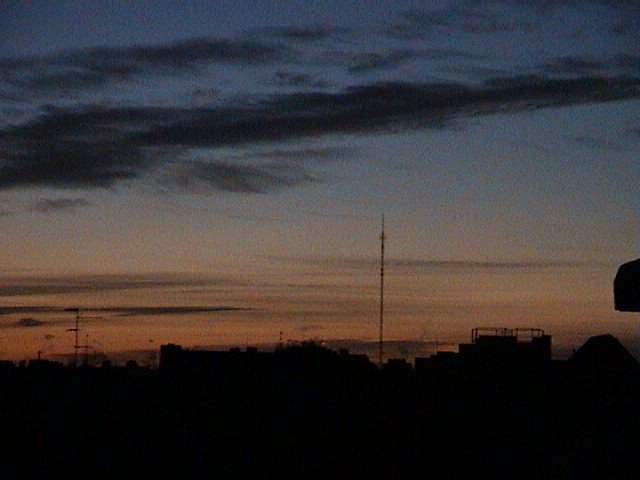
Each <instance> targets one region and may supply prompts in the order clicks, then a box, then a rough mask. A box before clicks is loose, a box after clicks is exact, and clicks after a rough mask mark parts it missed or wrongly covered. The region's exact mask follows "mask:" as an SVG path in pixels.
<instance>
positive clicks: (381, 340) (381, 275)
mask: <svg viewBox="0 0 640 480" xmlns="http://www.w3.org/2000/svg"><path fill="white" fill-rule="evenodd" d="M384 239H385V236H384V215H382V232H381V233H380V336H379V343H378V366H379V367H380V368H382V354H383V351H382V344H383V332H384Z"/></svg>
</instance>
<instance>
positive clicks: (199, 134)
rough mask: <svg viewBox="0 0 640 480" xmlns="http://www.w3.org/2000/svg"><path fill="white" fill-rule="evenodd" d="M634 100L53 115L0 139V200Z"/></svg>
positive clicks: (234, 176)
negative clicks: (234, 151) (226, 153)
mask: <svg viewBox="0 0 640 480" xmlns="http://www.w3.org/2000/svg"><path fill="white" fill-rule="evenodd" d="M638 96H640V78H638V77H629V76H622V77H609V78H607V77H599V76H587V77H580V78H573V79H546V78H542V77H537V76H522V77H507V78H497V79H493V80H490V81H487V82H485V83H482V84H480V85H464V84H459V83H403V82H388V83H377V84H365V85H361V86H354V87H349V88H346V89H345V90H343V91H340V92H335V93H327V92H308V93H293V94H282V95H276V96H274V97H270V98H267V99H265V100H263V101H260V102H257V103H255V102H254V103H252V104H250V105H238V106H232V107H212V108H172V107H164V108H159V107H154V108H150V107H131V108H98V107H91V106H87V107H82V108H72V109H54V110H50V111H46V112H44V114H43V115H42V116H41V117H40V118H38V119H37V120H34V121H32V122H30V123H27V124H24V125H18V126H12V127H7V128H4V129H2V130H0V134H1V136H0V160H1V161H2V163H1V164H0V165H1V166H0V189H10V188H26V187H34V186H44V187H53V188H96V187H102V188H108V187H111V186H113V185H115V184H118V183H121V182H124V181H134V180H136V179H140V178H143V177H148V176H150V175H151V174H154V173H158V172H162V171H165V172H166V171H167V170H169V167H175V164H176V163H177V161H176V158H177V157H180V156H181V154H182V157H185V155H184V153H185V152H186V153H189V151H190V150H194V149H216V148H220V147H233V148H238V147H250V146H258V145H265V144H269V143H278V142H283V141H298V140H308V139H311V138H318V137H323V136H328V135H332V134H372V133H378V132H385V133H388V132H399V131H406V130H416V129H441V128H446V127H449V126H451V125H453V124H455V123H456V122H457V121H460V120H464V119H465V118H470V117H477V116H484V115H494V114H502V113H514V112H522V111H528V110H535V109H539V108H559V107H564V106H570V105H579V104H585V103H598V102H607V101H614V100H621V99H630V98H637V97H638ZM185 171H187V172H190V173H192V174H193V175H195V177H196V178H197V179H198V181H200V182H202V183H203V184H208V185H210V186H211V187H212V188H214V189H217V190H223V191H230V192H244V193H267V192H270V191H272V190H278V189H280V188H285V187H293V186H298V185H302V184H308V183H314V182H315V181H317V177H316V176H315V175H314V174H313V172H310V171H306V170H304V169H302V168H301V167H295V168H294V167H283V166H273V165H266V166H265V165H254V166H242V165H231V164H226V163H224V162H218V161H209V162H202V161H194V162H192V163H189V161H187V160H184V161H183V167H181V168H177V169H174V172H176V173H177V174H178V177H177V178H178V180H180V179H182V180H184V178H183V177H184V175H183V174H184V172H185ZM181 175H182V177H181ZM182 183H183V184H185V182H184V181H182ZM187 183H188V182H187Z"/></svg>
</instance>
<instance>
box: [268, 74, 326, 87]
mask: <svg viewBox="0 0 640 480" xmlns="http://www.w3.org/2000/svg"><path fill="white" fill-rule="evenodd" d="M273 84H274V85H277V86H280V87H313V88H326V87H327V86H328V85H329V84H328V83H327V82H326V81H325V80H322V79H320V78H316V77H313V76H312V75H309V74H306V73H294V72H286V71H279V72H276V74H275V76H274V78H273Z"/></svg>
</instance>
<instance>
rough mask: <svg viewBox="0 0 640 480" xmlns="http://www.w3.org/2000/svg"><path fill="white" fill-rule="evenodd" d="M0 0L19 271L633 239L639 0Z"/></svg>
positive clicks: (6, 173)
mask: <svg viewBox="0 0 640 480" xmlns="http://www.w3.org/2000/svg"><path fill="white" fill-rule="evenodd" d="M0 10H1V13H2V14H1V15H0V32H1V35H2V38H3V40H2V41H1V42H0V231H1V232H2V238H3V244H4V245H3V253H4V261H3V271H4V272H5V273H6V275H33V274H34V272H36V273H37V274H39V275H59V276H65V275H74V274H83V275H93V274H97V273H105V274H114V275H128V274H140V273H145V274H147V273H158V272H186V273H189V274H207V275H214V276H215V275H218V274H223V273H224V274H233V275H234V276H235V277H237V278H242V277H243V276H245V277H246V276H251V278H258V279H259V280H260V282H262V283H264V282H265V281H266V282H268V281H271V280H273V281H275V280H277V281H281V280H282V279H286V278H288V277H297V276H298V275H299V274H301V270H300V269H302V268H307V269H311V270H313V269H314V268H317V266H318V263H317V261H316V260H317V258H324V259H342V260H343V261H353V260H358V261H368V259H371V258H374V257H375V255H376V251H377V235H378V230H379V219H380V216H381V214H382V213H385V215H386V218H387V225H388V230H389V232H388V237H389V245H388V253H389V256H390V258H392V259H396V260H398V261H400V260H402V261H410V260H415V261H436V262H450V261H455V262H467V263H468V265H469V268H470V271H475V270H474V268H475V267H474V265H477V262H501V263H505V264H513V265H516V266H519V267H520V268H525V269H526V266H527V265H529V264H530V262H533V263H535V264H536V265H537V264H538V263H540V262H543V263H545V262H546V263H550V264H552V265H556V263H557V262H577V263H581V264H585V265H589V266H593V265H602V264H606V265H609V266H611V265H616V264H618V263H622V262H623V261H626V260H628V259H631V258H635V257H636V256H637V252H638V249H639V244H638V243H639V238H638V227H639V213H640V206H639V204H640V200H639V199H640V191H639V187H638V181H637V179H638V178H640V161H639V158H640V156H639V154H640V146H639V145H640V142H639V140H640V116H639V108H638V106H639V104H638V96H639V95H640V56H639V55H638V52H639V51H640V49H639V48H638V47H639V45H638V42H639V41H638V38H640V36H639V35H638V33H640V7H638V6H637V4H635V3H634V2H623V1H618V2H615V1H598V2H596V1H583V2H575V1H560V2H549V1H534V0H531V1H481V2H475V3H474V4H473V5H470V4H469V2H428V1H422V2H330V1H323V2H275V1H274V2H258V1H254V2H237V1H234V2H220V1H217V2H183V3H181V2H64V1H60V2H3V4H2V6H0ZM274 258H277V259H279V260H278V261H277V262H274V260H273V259H274ZM327 261H328V260H327ZM305 262H306V263H305ZM546 263H545V264H546ZM302 265H306V267H303V266H302ZM608 268H611V267H608ZM313 271H316V270H313ZM317 272H318V273H317V275H325V276H326V275H327V273H326V272H321V271H320V270H317ZM478 278H480V277H478ZM602 278H603V279H606V278H607V277H606V276H603V277H602ZM274 279H275V280H274ZM423 280H424V279H423ZM374 283H375V282H374ZM541 288H542V287H541ZM592 288H595V289H597V292H594V293H593V296H594V297H597V298H601V299H604V298H605V294H604V293H603V292H608V289H609V288H610V286H609V285H608V283H606V282H605V283H603V284H602V285H599V284H593V285H592ZM513 295H514V298H516V297H517V298H520V297H518V293H517V292H513ZM581 295H582V297H581V298H583V297H585V298H586V297H588V296H589V293H588V292H586V291H581ZM15 301H16V299H15V298H13V297H11V296H5V300H4V302H5V303H6V304H14V303H15ZM38 301H40V302H42V301H44V300H42V299H40V300H38ZM35 303H37V302H35ZM407 321H409V320H407ZM416 321H418V320H416Z"/></svg>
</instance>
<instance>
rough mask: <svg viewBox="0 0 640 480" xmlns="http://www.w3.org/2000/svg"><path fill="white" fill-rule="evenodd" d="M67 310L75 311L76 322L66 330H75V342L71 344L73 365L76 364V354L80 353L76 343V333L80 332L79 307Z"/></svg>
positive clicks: (78, 345)
mask: <svg viewBox="0 0 640 480" xmlns="http://www.w3.org/2000/svg"><path fill="white" fill-rule="evenodd" d="M66 311H67V312H76V323H75V326H74V327H73V328H68V329H67V332H75V342H74V345H73V348H74V356H73V366H74V367H77V366H78V354H79V353H80V344H79V343H78V333H79V332H80V309H79V308H68V309H66Z"/></svg>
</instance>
